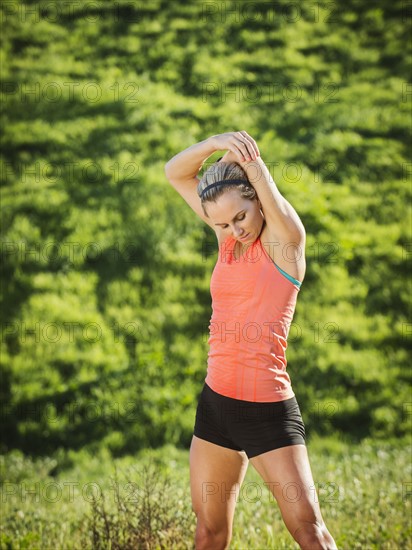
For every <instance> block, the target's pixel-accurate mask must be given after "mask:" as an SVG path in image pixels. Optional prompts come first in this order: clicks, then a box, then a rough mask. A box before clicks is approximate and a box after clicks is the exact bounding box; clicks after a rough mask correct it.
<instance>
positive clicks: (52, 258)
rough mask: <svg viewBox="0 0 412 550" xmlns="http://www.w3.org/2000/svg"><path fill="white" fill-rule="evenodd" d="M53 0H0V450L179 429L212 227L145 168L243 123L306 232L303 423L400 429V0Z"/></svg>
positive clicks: (404, 105) (334, 428)
mask: <svg viewBox="0 0 412 550" xmlns="http://www.w3.org/2000/svg"><path fill="white" fill-rule="evenodd" d="M72 4H73V3H70V2H65V3H60V4H59V6H57V5H53V3H52V2H48V3H46V4H44V3H41V2H30V3H27V4H24V3H21V2H17V1H16V2H6V3H4V5H2V6H1V10H2V17H3V21H4V22H5V25H4V31H5V32H4V38H3V41H2V44H1V50H0V54H1V60H2V69H3V80H4V83H3V87H2V90H1V94H2V95H1V99H2V108H1V117H2V123H3V124H2V127H3V134H2V141H1V144H2V153H1V155H0V171H1V176H2V181H1V188H0V189H1V204H2V222H3V223H2V262H1V267H0V269H1V280H2V289H1V312H2V332H1V335H2V344H3V346H2V351H1V378H2V388H1V399H2V405H3V411H2V412H3V414H2V415H1V419H0V424H1V426H0V427H1V430H2V434H3V438H2V446H3V449H4V450H9V449H13V448H15V449H21V450H23V451H25V452H28V453H31V454H33V455H47V454H54V453H57V452H60V451H61V450H64V449H75V450H78V449H81V448H88V449H89V450H90V451H91V452H97V450H98V449H100V448H102V449H106V450H107V451H108V452H110V453H111V454H112V455H114V456H120V455H122V454H124V453H134V452H136V451H138V450H139V449H142V448H144V447H147V446H149V447H157V446H161V445H163V444H165V443H171V444H175V445H178V446H182V447H187V446H188V445H189V442H190V438H191V434H192V427H193V422H194V413H195V407H196V399H197V395H198V393H199V392H200V389H201V386H202V382H203V379H204V376H205V372H206V359H207V327H208V321H209V318H210V314H211V308H210V295H209V280H210V274H211V271H212V269H213V265H214V261H215V259H216V244H215V239H214V236H213V235H212V234H211V231H210V230H209V229H208V228H206V227H204V226H203V224H202V222H201V221H200V220H199V219H196V217H195V216H194V214H193V213H192V212H191V211H190V209H189V208H188V207H187V205H186V204H185V203H184V201H182V199H181V198H180V197H179V196H178V195H177V194H176V193H175V191H174V190H173V189H172V188H171V187H170V186H169V185H168V184H167V182H166V180H165V177H164V172H163V167H164V164H165V162H166V161H167V160H168V159H169V158H171V157H172V156H173V155H174V154H176V153H177V152H178V151H180V150H182V149H183V148H185V147H187V146H189V145H191V144H193V143H195V142H197V141H200V140H202V139H204V138H205V137H207V136H209V135H212V134H215V133H218V132H222V131H228V130H234V129H243V128H244V129H246V130H248V131H249V132H250V134H251V135H252V136H254V137H255V138H256V140H257V142H258V143H259V146H260V150H261V152H262V157H263V158H264V160H265V161H266V162H267V164H268V166H269V168H270V171H271V173H272V175H273V176H274V179H275V181H276V182H277V184H278V186H279V189H280V190H281V192H282V193H283V194H284V196H285V197H286V198H287V199H288V200H289V201H290V202H291V203H292V204H293V205H294V206H295V208H296V209H297V211H298V213H299V215H300V216H301V218H302V221H303V222H304V225H305V227H306V231H307V236H308V239H307V240H308V243H307V250H306V254H307V272H306V277H305V280H304V282H303V285H302V288H301V291H300V294H299V301H298V305H297V310H296V314H295V319H294V324H293V327H292V329H291V334H290V340H289V347H288V370H289V372H290V375H291V378H292V383H293V387H294V390H295V393H296V395H297V398H298V401H299V403H300V406H301V410H302V413H303V416H304V420H305V422H306V424H307V428H308V429H307V431H308V434H309V436H310V437H312V434H315V433H316V432H317V433H320V434H323V435H328V434H334V433H338V434H340V435H341V436H342V435H343V434H345V435H346V436H348V437H349V436H350V437H352V438H354V439H356V440H360V439H362V438H364V437H365V436H370V435H372V436H374V437H377V438H382V439H385V438H387V437H388V436H396V437H403V436H404V435H406V434H408V433H410V430H411V414H410V406H411V402H412V397H411V392H410V369H409V366H410V356H409V348H408V345H409V342H410V322H409V316H410V292H409V290H410V286H408V285H409V283H408V275H409V273H410V242H411V235H410V223H409V222H410V219H411V211H410V207H408V204H410V195H411V193H410V156H408V155H409V153H408V144H409V142H410V123H409V122H410V120H409V115H410V108H411V105H410V91H409V88H408V86H410V85H409V84H408V79H409V72H408V63H407V60H408V55H410V41H409V40H408V39H407V36H408V34H407V33H408V26H409V23H410V22H409V21H408V18H407V17H406V16H405V10H406V6H405V3H404V2H402V1H390V2H389V0H388V1H386V0H383V1H381V2H379V3H378V4H377V5H373V6H372V5H370V3H367V2H358V1H355V0H353V1H349V2H348V1H345V2H344V1H343V0H342V1H339V2H335V3H327V4H324V5H320V4H318V3H301V4H296V3H295V4H293V3H290V2H283V1H282V2H277V3H275V4H276V7H275V8H274V7H273V6H272V5H271V3H270V2H266V3H265V2H263V3H257V4H256V6H255V11H253V10H252V12H250V11H246V12H245V11H242V9H241V7H242V3H241V2H225V3H222V4H221V5H219V3H211V4H210V3H202V2H185V3H176V2H165V1H160V0H158V1H150V2H146V3H145V4H144V3H137V4H136V3H131V2H127V1H123V0H121V1H119V2H99V3H98V6H97V3H96V2H93V3H86V4H84V3H74V4H73V5H72ZM249 8H250V6H249ZM225 9H226V10H227V11H225ZM250 9H251V8H250ZM208 10H209V11H208ZM276 10H277V11H276ZM58 449H60V451H57V450H58Z"/></svg>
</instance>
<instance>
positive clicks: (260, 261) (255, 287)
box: [205, 237, 300, 402]
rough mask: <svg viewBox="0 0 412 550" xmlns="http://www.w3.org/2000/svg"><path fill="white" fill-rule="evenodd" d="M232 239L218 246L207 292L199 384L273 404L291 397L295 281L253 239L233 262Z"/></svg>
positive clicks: (296, 285) (297, 285)
mask: <svg viewBox="0 0 412 550" xmlns="http://www.w3.org/2000/svg"><path fill="white" fill-rule="evenodd" d="M235 244H236V239H234V238H233V237H228V238H227V239H226V240H225V241H224V242H223V243H221V245H220V247H219V255H218V259H217V262H216V265H215V268H214V270H213V274H212V278H211V283H210V291H211V295H212V316H211V319H210V323H209V340H208V343H209V353H208V363H207V375H206V379H205V382H206V384H207V385H208V386H209V387H210V388H212V390H214V391H215V392H217V393H219V394H221V395H224V396H226V397H231V398H234V399H240V400H244V401H254V402H274V401H283V400H285V399H289V398H291V397H293V396H294V395H295V393H294V391H293V390H292V386H291V381H290V377H289V375H288V373H287V372H286V364H287V361H286V348H287V337H288V334H289V329H290V325H291V323H292V319H293V315H294V312H295V306H296V299H297V295H298V292H299V288H300V282H299V281H297V280H296V279H294V278H293V277H291V276H290V275H288V274H287V273H286V272H285V271H283V270H281V269H280V267H278V266H277V265H276V264H275V263H274V262H273V260H272V259H271V258H270V256H269V255H268V253H267V252H266V249H265V248H264V246H263V245H262V243H261V240H260V238H258V239H257V240H256V241H255V242H254V243H253V244H251V245H250V246H249V247H248V249H247V251H246V252H245V253H244V254H243V255H241V256H240V257H239V258H238V259H236V258H235V256H234V247H235Z"/></svg>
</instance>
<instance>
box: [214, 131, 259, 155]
mask: <svg viewBox="0 0 412 550" xmlns="http://www.w3.org/2000/svg"><path fill="white" fill-rule="evenodd" d="M211 139H212V140H213V144H214V147H215V148H216V150H217V151H222V150H226V149H227V150H228V151H231V152H232V153H234V154H235V155H236V158H238V159H239V161H240V162H247V161H251V160H256V159H257V157H259V156H260V152H259V148H258V146H257V144H256V142H255V140H254V139H253V138H252V137H251V136H250V135H249V134H248V133H247V132H245V131H244V130H242V131H240V132H226V133H225V134H217V135H215V136H212V138H211Z"/></svg>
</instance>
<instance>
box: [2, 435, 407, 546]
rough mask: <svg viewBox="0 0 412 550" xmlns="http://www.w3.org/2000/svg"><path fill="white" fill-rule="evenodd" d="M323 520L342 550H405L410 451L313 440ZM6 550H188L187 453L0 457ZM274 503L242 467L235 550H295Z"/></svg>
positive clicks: (392, 445)
mask: <svg viewBox="0 0 412 550" xmlns="http://www.w3.org/2000/svg"><path fill="white" fill-rule="evenodd" d="M308 451H309V457H310V461H311V467H312V471H313V475H314V479H315V483H316V488H317V491H318V496H319V501H320V506H321V510H322V514H323V516H324V518H325V521H326V524H327V526H328V528H329V530H330V532H331V533H332V535H333V536H334V538H335V540H336V542H337V545H338V547H339V548H340V549H344V550H346V549H347V550H353V549H362V550H365V549H376V550H378V549H379V550H385V549H387V550H389V549H390V550H392V549H393V550H395V549H399V550H406V549H408V548H411V547H412V533H411V519H410V518H411V515H412V514H411V497H412V483H411V481H412V472H411V466H412V465H411V445H410V443H408V442H406V441H403V442H396V441H395V442H376V441H372V440H364V441H363V442H362V443H361V444H358V445H355V444H351V443H346V442H343V441H339V440H337V439H319V438H312V440H311V441H309V443H308ZM1 481H2V484H1V488H2V495H1V498H2V515H1V535H0V541H1V546H0V548H1V549H2V550H5V549H23V548H25V549H42V550H44V549H48V548H50V549H51V548H53V549H56V548H59V549H73V550H74V549H80V548H82V549H85V548H94V549H103V548H110V549H111V550H116V549H119V550H120V549H122V550H123V549H124V550H127V549H129V548H130V549H131V548H142V549H148V550H152V549H160V548H176V549H180V548H182V549H185V548H193V534H194V529H195V518H194V514H193V512H192V511H191V503H190V489H189V464H188V451H186V450H179V449H176V448H174V447H172V446H165V447H163V448H161V449H156V450H145V451H142V452H141V453H140V454H139V455H138V456H136V457H132V456H127V457H123V458H116V459H113V458H112V457H111V456H110V454H109V453H108V452H107V451H105V450H104V449H103V450H101V451H99V452H96V454H95V455H94V456H91V455H89V454H87V453H83V452H79V453H73V452H70V451H69V452H63V451H60V452H59V453H57V454H56V456H55V457H54V458H46V459H41V460H31V459H30V458H28V457H24V456H23V455H21V454H20V453H18V452H11V453H9V454H8V455H5V456H3V457H1ZM297 548H298V545H297V544H296V543H295V542H294V541H293V539H292V537H291V535H290V534H289V533H288V531H287V529H286V527H285V526H284V524H283V521H282V519H281V516H280V512H279V509H278V507H277V504H276V502H275V501H274V499H273V497H272V496H271V494H270V493H269V491H268V490H267V488H266V486H265V485H264V484H263V482H262V480H261V479H260V477H259V476H258V474H257V473H256V471H255V470H254V469H253V468H252V467H249V469H248V472H247V474H246V478H245V481H244V484H243V487H242V490H241V492H240V497H239V500H238V504H237V508H236V514H235V522H234V534H233V539H232V543H231V549H232V550H236V549H237V550H246V549H247V550H252V549H276V550H278V549H297Z"/></svg>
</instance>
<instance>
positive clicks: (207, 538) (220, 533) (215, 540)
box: [195, 518, 232, 550]
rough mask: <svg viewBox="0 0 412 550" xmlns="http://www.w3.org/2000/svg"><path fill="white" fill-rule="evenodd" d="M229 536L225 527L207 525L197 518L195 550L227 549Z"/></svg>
mask: <svg viewBox="0 0 412 550" xmlns="http://www.w3.org/2000/svg"><path fill="white" fill-rule="evenodd" d="M231 536H232V534H231V532H230V529H229V527H228V526H227V525H216V526H213V525H207V524H206V523H204V522H202V521H201V520H199V518H198V521H197V527H196V536H195V546H196V550H206V549H210V550H212V549H213V550H215V549H216V550H224V549H225V548H228V546H229V543H230V539H231Z"/></svg>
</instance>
